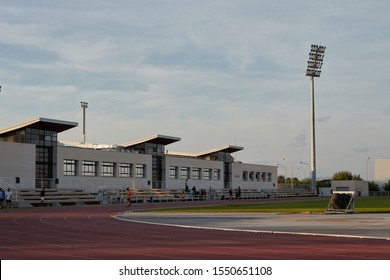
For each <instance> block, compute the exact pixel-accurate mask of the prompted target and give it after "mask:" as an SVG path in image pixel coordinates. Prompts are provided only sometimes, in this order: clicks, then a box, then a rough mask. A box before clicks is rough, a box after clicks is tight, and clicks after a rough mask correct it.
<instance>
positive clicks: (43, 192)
mask: <svg viewBox="0 0 390 280" xmlns="http://www.w3.org/2000/svg"><path fill="white" fill-rule="evenodd" d="M45 193H46V192H45V187H43V188H42V190H41V192H40V196H41V206H43V205H44V203H45Z"/></svg>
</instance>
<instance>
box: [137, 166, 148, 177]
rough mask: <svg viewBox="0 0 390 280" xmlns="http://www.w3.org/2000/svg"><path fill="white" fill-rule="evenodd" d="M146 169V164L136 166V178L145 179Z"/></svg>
mask: <svg viewBox="0 0 390 280" xmlns="http://www.w3.org/2000/svg"><path fill="white" fill-rule="evenodd" d="M145 168H146V165H144V164H136V165H135V177H136V178H145Z"/></svg>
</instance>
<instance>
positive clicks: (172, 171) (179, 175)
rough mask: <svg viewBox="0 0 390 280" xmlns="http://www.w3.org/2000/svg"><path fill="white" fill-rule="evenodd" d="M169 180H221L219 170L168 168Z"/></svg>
mask: <svg viewBox="0 0 390 280" xmlns="http://www.w3.org/2000/svg"><path fill="white" fill-rule="evenodd" d="M169 179H193V180H201V179H203V180H221V169H212V168H198V167H192V168H191V167H179V166H170V167H169Z"/></svg>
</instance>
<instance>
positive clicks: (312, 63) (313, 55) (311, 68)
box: [306, 45, 326, 193]
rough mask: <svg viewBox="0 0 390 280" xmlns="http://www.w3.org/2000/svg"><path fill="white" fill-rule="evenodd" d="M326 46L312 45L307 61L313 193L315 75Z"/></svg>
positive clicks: (314, 169)
mask: <svg viewBox="0 0 390 280" xmlns="http://www.w3.org/2000/svg"><path fill="white" fill-rule="evenodd" d="M325 49H326V47H325V46H319V45H311V50H310V53H309V61H308V62H307V70H306V76H308V77H310V81H311V166H310V169H311V189H312V191H313V193H316V191H317V184H316V183H317V178H316V172H317V167H316V136H315V135H316V133H315V112H314V77H317V78H319V77H320V75H321V67H322V63H323V60H324V54H325Z"/></svg>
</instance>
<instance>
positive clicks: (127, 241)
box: [0, 204, 390, 260]
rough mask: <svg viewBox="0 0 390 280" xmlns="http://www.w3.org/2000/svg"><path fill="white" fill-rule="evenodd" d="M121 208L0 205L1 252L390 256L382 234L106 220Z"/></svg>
mask: <svg viewBox="0 0 390 280" xmlns="http://www.w3.org/2000/svg"><path fill="white" fill-rule="evenodd" d="M150 206H151V205H148V207H150ZM159 206H160V207H161V204H160V205H159ZM142 207H145V206H144V205H134V206H133V207H132V208H134V209H141V208H142ZM126 210H127V209H126V207H125V206H123V205H110V206H84V207H58V208H55V207H42V208H34V209H7V210H1V211H0V228H1V230H0V232H1V234H0V236H1V242H0V258H1V259H2V260H6V259H16V260H23V259H35V260H43V259H53V260H62V259H65V260H86V259H87V260H95V259H102V260H120V259H126V260H130V259H137V260H164V259H167V260H175V259H179V260H196V259H198V260H227V259H236V260H240V259H256V260H260V259H267V260H274V259H276V260H294V259H299V260H307V259H314V260H323V259H330V260H335V259H348V260H356V259H360V260H362V259H390V241H386V240H379V239H378V240H377V239H357V238H337V237H326V236H325V237H324V236H302V235H286V234H271V233H250V232H232V231H222V230H221V231H220V230H207V229H191V228H179V227H171V226H159V225H148V224H141V223H133V222H126V221H120V220H116V219H114V218H112V215H114V214H116V213H118V212H122V211H126Z"/></svg>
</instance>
